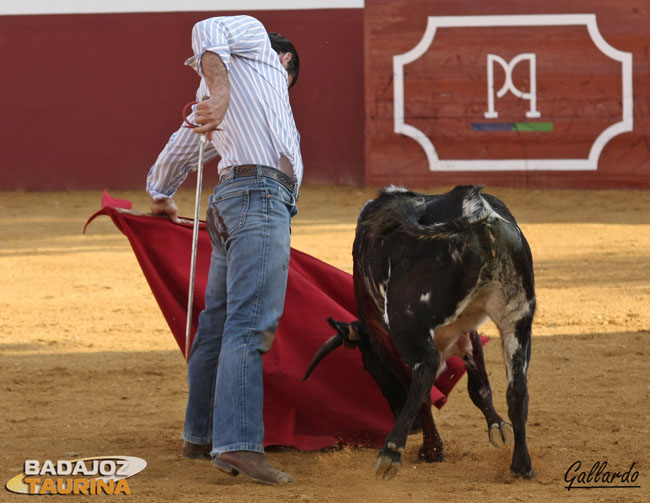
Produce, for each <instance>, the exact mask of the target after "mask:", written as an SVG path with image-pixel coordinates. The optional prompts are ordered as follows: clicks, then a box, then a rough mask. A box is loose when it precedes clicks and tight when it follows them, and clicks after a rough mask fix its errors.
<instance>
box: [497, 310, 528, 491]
mask: <svg viewBox="0 0 650 503" xmlns="http://www.w3.org/2000/svg"><path fill="white" fill-rule="evenodd" d="M531 324H532V312H531V314H530V315H529V316H525V317H524V318H522V319H520V320H519V322H518V323H517V324H516V325H515V330H514V333H512V332H510V333H507V332H506V333H504V332H502V333H501V343H502V346H503V356H504V360H505V363H506V373H507V376H508V390H507V392H506V398H507V401H508V416H509V417H510V421H512V427H513V429H514V436H515V448H514V451H513V454H512V464H511V465H510V473H511V474H512V476H513V477H524V478H527V479H531V478H533V476H534V475H535V474H534V472H533V469H532V467H531V463H530V454H529V453H528V446H527V445H526V421H527V419H528V385H527V383H526V372H527V370H528V363H529V361H530V343H531Z"/></svg>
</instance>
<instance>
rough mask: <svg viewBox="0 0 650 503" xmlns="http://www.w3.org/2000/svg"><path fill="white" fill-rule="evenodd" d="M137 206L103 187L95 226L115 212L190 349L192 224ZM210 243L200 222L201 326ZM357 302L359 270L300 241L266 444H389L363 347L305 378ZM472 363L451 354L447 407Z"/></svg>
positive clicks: (270, 393) (197, 306) (382, 405)
mask: <svg viewBox="0 0 650 503" xmlns="http://www.w3.org/2000/svg"><path fill="white" fill-rule="evenodd" d="M130 208H131V203H130V201H126V200H123V199H122V200H120V199H113V198H112V197H110V196H109V195H108V193H107V192H104V197H103V199H102V209H101V210H99V211H98V212H96V213H95V214H94V215H93V216H91V217H90V219H89V220H88V222H87V223H86V226H87V225H88V224H89V223H90V222H91V221H92V220H93V219H94V218H95V217H97V216H98V215H108V216H109V217H111V219H112V220H113V223H114V224H115V225H116V226H117V228H118V229H119V230H120V231H122V232H123V233H124V234H125V235H126V237H127V238H128V240H129V242H130V244H131V247H132V248H133V251H134V252H135V255H136V257H137V259H138V262H139V264H140V267H141V268H142V272H143V273H144V275H145V277H146V279H147V281H148V282H149V286H150V287H151V290H152V292H153V294H154V297H155V298H156V300H157V302H158V305H159V306H160V309H161V311H162V313H163V315H164V317H165V320H166V321H167V324H168V325H169V328H170V329H171V331H172V334H173V335H174V338H175V339H176V342H177V343H178V346H179V348H180V349H181V351H182V352H183V353H184V351H185V323H186V319H185V314H186V310H187V290H188V287H189V270H190V256H191V243H192V224H191V223H182V224H174V223H172V222H171V221H170V220H168V219H167V218H162V217H155V216H152V215H145V214H138V213H135V212H130V211H128V209H130ZM84 231H85V228H84ZM210 253H211V244H210V238H209V236H208V233H207V231H206V228H205V223H204V222H201V224H200V230H199V244H198V252H197V265H196V279H195V292H194V307H193V310H192V318H193V325H192V327H193V328H192V333H194V332H195V331H196V325H197V320H198V315H199V313H200V311H201V310H202V309H203V307H204V305H205V286H206V281H207V276H208V268H209V264H210ZM355 311H356V309H355V302H354V292H353V287H352V276H351V275H350V274H348V273H346V272H343V271H341V270H339V269H336V268H335V267H332V266H330V265H328V264H326V263H324V262H322V261H320V260H318V259H316V258H314V257H311V256H309V255H307V254H306V253H302V252H300V251H298V250H295V249H293V248H292V249H291V262H290V265H289V280H288V284H287V294H286V300H285V308H284V314H283V315H282V318H281V319H280V325H279V327H278V331H277V333H276V337H275V341H274V342H273V346H272V347H271V350H270V351H269V352H268V353H267V354H266V355H265V356H264V425H265V437H264V438H265V441H264V444H265V445H267V446H268V445H284V446H293V447H296V448H298V449H304V450H313V449H320V448H323V447H326V446H329V445H333V444H337V443H344V444H351V445H364V446H373V447H378V446H381V445H382V444H383V441H384V438H385V436H386V435H387V433H388V432H389V431H390V429H391V428H392V426H393V424H394V422H395V421H394V417H393V415H392V413H391V411H390V408H389V406H388V402H387V401H386V399H385V398H384V397H383V395H382V394H381V392H380V390H379V387H378V386H377V384H376V383H375V381H374V380H373V379H372V377H371V376H370V374H368V372H366V371H365V370H364V369H363V364H362V362H361V355H360V354H359V352H358V351H357V350H352V351H350V350H345V349H342V348H339V349H337V350H336V351H335V352H334V353H333V354H331V355H330V356H328V357H327V358H325V359H324V360H323V361H322V362H321V363H320V364H319V366H318V367H317V368H316V370H315V371H314V373H313V374H312V375H311V377H310V378H309V379H308V380H307V381H306V382H302V376H303V375H304V373H305V370H306V369H307V367H308V366H309V363H310V361H311V359H312V357H313V356H314V354H315V353H316V351H317V350H318V348H319V347H320V346H321V345H322V344H323V343H324V342H325V341H326V340H327V339H328V338H329V337H330V336H331V335H333V329H332V328H331V327H330V326H329V325H328V323H327V321H326V320H327V318H328V317H330V316H331V317H332V318H334V319H335V320H339V321H345V322H348V321H353V320H355V319H357V317H356V314H355ZM464 373H465V368H464V366H463V363H462V361H461V360H460V359H459V358H456V357H452V358H450V359H449V360H447V369H446V370H445V371H444V372H443V373H442V374H441V375H440V376H439V377H438V379H437V380H436V383H435V385H434V387H433V388H432V390H431V401H432V403H433V404H434V405H435V406H436V407H438V408H440V407H442V405H443V404H444V403H445V401H446V400H447V395H448V394H449V392H450V391H451V389H452V388H453V387H454V385H455V384H456V383H457V382H458V380H459V379H460V378H461V377H462V376H463V374H464Z"/></svg>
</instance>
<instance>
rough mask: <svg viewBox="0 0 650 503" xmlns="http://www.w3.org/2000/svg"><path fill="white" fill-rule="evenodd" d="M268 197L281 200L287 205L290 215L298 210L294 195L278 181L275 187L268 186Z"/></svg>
mask: <svg viewBox="0 0 650 503" xmlns="http://www.w3.org/2000/svg"><path fill="white" fill-rule="evenodd" d="M268 197H269V199H272V200H275V201H280V202H282V203H283V204H284V205H285V206H286V207H287V209H288V210H289V214H290V215H291V216H292V217H293V216H294V215H295V214H296V213H297V212H298V209H297V206H296V196H294V195H293V194H292V193H291V191H290V190H289V189H287V188H286V187H285V186H284V185H282V184H280V183H278V184H277V188H276V187H274V188H269V189H268Z"/></svg>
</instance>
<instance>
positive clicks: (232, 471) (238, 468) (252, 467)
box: [212, 451, 293, 484]
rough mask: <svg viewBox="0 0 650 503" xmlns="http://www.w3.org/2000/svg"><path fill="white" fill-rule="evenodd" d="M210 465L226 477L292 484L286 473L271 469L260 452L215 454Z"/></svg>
mask: <svg viewBox="0 0 650 503" xmlns="http://www.w3.org/2000/svg"><path fill="white" fill-rule="evenodd" d="M212 464H213V465H214V466H216V467H217V468H218V469H219V470H221V471H222V472H225V473H227V474H228V475H233V476H234V475H237V474H239V473H241V474H243V475H245V476H246V477H248V478H249V479H252V480H254V481H256V482H260V483H261V484H290V483H291V482H293V480H292V479H291V476H290V475H289V474H288V473H287V472H283V471H282V470H278V469H277V468H273V467H272V466H271V464H270V463H269V461H268V459H266V456H265V455H264V454H263V453H261V452H252V451H234V452H224V453H223V454H217V455H216V456H215V457H214V458H213V459H212Z"/></svg>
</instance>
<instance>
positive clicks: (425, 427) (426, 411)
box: [418, 395, 444, 463]
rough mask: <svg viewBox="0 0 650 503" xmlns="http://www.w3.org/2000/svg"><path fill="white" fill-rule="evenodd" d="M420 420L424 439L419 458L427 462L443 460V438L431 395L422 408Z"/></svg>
mask: <svg viewBox="0 0 650 503" xmlns="http://www.w3.org/2000/svg"><path fill="white" fill-rule="evenodd" d="M420 422H421V423H422V435H423V437H424V441H423V443H422V447H420V451H419V452H418V458H420V459H421V460H422V461H426V462H427V463H432V462H439V461H442V460H443V459H444V452H443V445H442V439H441V438H440V434H439V433H438V430H437V428H436V423H435V422H434V421H433V414H432V413H431V397H430V395H429V396H427V397H426V401H425V403H424V404H423V405H422V407H421V408H420Z"/></svg>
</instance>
